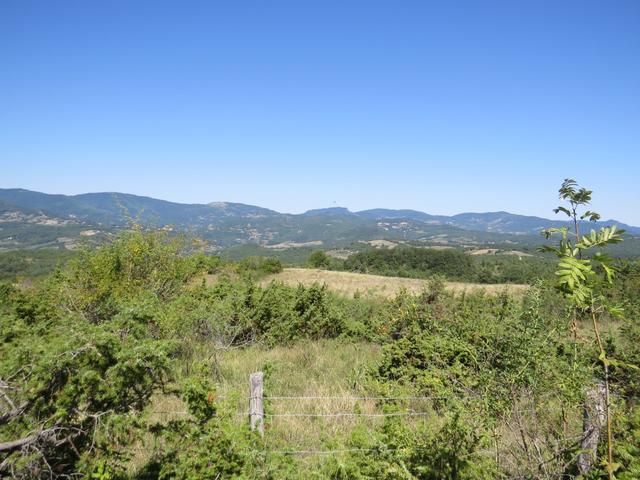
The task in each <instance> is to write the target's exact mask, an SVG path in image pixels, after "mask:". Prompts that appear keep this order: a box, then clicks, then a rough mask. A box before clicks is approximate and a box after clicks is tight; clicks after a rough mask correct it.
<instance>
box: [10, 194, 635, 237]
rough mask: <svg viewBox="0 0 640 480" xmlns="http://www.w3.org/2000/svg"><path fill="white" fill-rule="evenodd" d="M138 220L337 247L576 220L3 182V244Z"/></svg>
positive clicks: (489, 233)
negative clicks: (181, 197) (65, 189)
mask: <svg viewBox="0 0 640 480" xmlns="http://www.w3.org/2000/svg"><path fill="white" fill-rule="evenodd" d="M132 221H135V222H137V223H140V224H142V225H145V226H148V227H157V228H169V229H174V230H179V231H185V232H186V231H189V232H193V233H196V234H197V235H198V236H201V237H203V238H204V239H206V240H208V241H210V242H211V244H212V245H213V247H212V248H215V249H223V248H228V247H229V246H233V245H238V244H244V243H255V244H258V245H264V246H272V245H279V244H281V243H287V242H289V243H294V244H304V243H308V242H316V243H317V242H320V244H322V245H323V246H324V247H326V248H329V247H333V246H344V245H348V244H350V243H353V242H357V241H370V240H376V239H395V240H400V241H413V242H422V243H432V244H438V245H460V246H469V245H490V244H496V243H510V244H523V245H525V244H526V245H536V244H539V243H540V236H539V232H540V230H542V229H543V228H547V227H560V226H566V225H569V224H568V223H567V222H566V221H562V220H550V219H546V218H541V217H534V216H526V215H516V214H512V213H508V212H485V213H460V214H458V215H452V216H445V215H431V214H428V213H425V212H420V211H417V210H408V209H407V210H392V209H383V208H379V209H371V210H363V211H358V212H351V211H350V210H348V209H346V208H344V207H330V208H320V209H313V210H309V211H307V212H305V213H302V214H295V215H294V214H288V213H279V212H277V211H274V210H270V209H267V208H262V207H258V206H253V205H246V204H242V203H231V202H212V203H209V204H182V203H176V202H169V201H165V200H159V199H155V198H151V197H145V196H138V195H132V194H126V193H115V192H102V193H85V194H80V195H57V194H46V193H40V192H34V191H30V190H25V189H0V249H8V248H20V247H23V246H28V247H32V248H36V247H38V246H40V245H49V244H51V243H55V242H56V241H58V242H60V238H63V239H65V241H67V242H71V240H69V238H76V237H77V236H78V235H85V236H87V235H89V233H86V232H87V231H94V230H97V231H100V232H102V233H104V234H107V232H109V231H111V230H114V229H119V228H122V227H124V226H126V225H128V224H130V223H131V222H132ZM612 223H616V224H618V225H619V227H620V228H624V229H625V230H627V231H628V232H629V233H630V234H631V235H640V228H638V227H634V226H630V225H625V224H622V223H620V222H616V221H614V220H607V221H603V222H598V225H600V226H602V225H610V224H612ZM582 228H583V229H590V228H593V224H587V222H582ZM81 232H84V233H81ZM65 245H67V244H65Z"/></svg>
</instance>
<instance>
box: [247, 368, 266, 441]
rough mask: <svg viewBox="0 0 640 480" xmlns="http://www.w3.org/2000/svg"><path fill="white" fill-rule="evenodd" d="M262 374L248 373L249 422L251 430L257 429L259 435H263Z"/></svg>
mask: <svg viewBox="0 0 640 480" xmlns="http://www.w3.org/2000/svg"><path fill="white" fill-rule="evenodd" d="M263 379H264V374H263V373H262V372H256V373H252V374H251V375H249V384H250V394H249V422H250V425H251V430H256V429H257V430H258V433H260V435H264V406H263V404H262V392H263V388H262V380H263Z"/></svg>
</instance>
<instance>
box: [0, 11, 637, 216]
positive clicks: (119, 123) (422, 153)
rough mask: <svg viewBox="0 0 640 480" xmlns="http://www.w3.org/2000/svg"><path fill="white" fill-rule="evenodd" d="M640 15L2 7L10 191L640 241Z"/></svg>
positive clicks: (1, 134)
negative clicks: (599, 218) (578, 198)
mask: <svg viewBox="0 0 640 480" xmlns="http://www.w3.org/2000/svg"><path fill="white" fill-rule="evenodd" d="M639 25H640V2H638V1H636V0H630V1H621V0H612V1H575V2H574V1H557V0H555V1H539V0H536V1H531V2H526V1H518V2H514V1H473V2H462V1H456V2H444V1H442V2H428V1H416V2H410V1H386V2H378V1H372V0H368V1H362V2H358V1H337V2H333V1H328V0H325V1H316V2H313V1H291V2H281V1H276V0H274V1H255V2H253V1H233V2H215V1H203V2H194V1H173V2H165V1H158V0H154V1H148V2H147V1H141V0H140V1H138V0H137V1H135V2H131V1H128V0H127V1H115V0H110V1H103V2H87V1H57V0H56V1H48V2H42V1H38V2H31V1H29V0H4V1H3V2H0V65H2V71H1V73H0V167H1V172H2V173H1V176H0V187H23V188H29V189H33V190H39V191H45V192H50V193H67V194H74V193H83V192H89V191H122V192H128V193H135V194H141V195H149V196H153V197H158V198H163V199H167V200H173V201H179V202H197V203H206V202H210V201H218V200H226V201H238V202H244V203H250V204H257V205H260V206H264V207H269V208H273V209H276V210H279V211H286V212H301V211H304V210H306V209H309V208H318V207H325V206H332V205H340V206H346V207H349V208H350V209H352V210H359V209H364V208H373V207H387V208H414V209H418V210H423V211H426V212H429V213H435V214H452V213H459V212H462V211H494V210H508V211H511V212H514V213H522V214H533V215H542V216H547V217H550V216H553V214H552V212H551V209H552V208H553V207H555V206H556V204H557V199H556V191H557V188H558V186H559V184H560V183H561V181H562V179H563V178H565V177H567V176H570V177H574V178H576V179H577V180H578V181H579V182H581V183H583V184H585V185H586V186H588V187H590V188H592V189H593V190H594V191H595V194H594V207H595V209H596V210H599V211H600V212H601V213H603V215H604V216H605V217H615V218H617V219H619V220H621V221H625V222H628V223H634V224H636V225H640V209H639V208H638V206H640V193H639V192H640V190H639V189H638V179H640V28H639V27H638V26H639Z"/></svg>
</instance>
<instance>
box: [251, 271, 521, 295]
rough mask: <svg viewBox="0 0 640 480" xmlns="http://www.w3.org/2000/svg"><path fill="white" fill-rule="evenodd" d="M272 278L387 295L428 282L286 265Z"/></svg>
mask: <svg viewBox="0 0 640 480" xmlns="http://www.w3.org/2000/svg"><path fill="white" fill-rule="evenodd" d="M272 280H278V281H281V282H284V283H286V284H288V285H297V284H298V283H302V284H303V285H311V284H312V283H321V284H322V283H324V284H326V285H327V287H329V288H330V289H331V290H333V291H335V292H338V293H341V294H344V295H347V296H353V295H354V294H355V293H360V294H364V295H370V296H379V297H384V298H392V297H394V296H395V295H396V294H397V293H398V291H400V289H402V288H405V289H406V290H408V291H409V292H411V293H420V292H421V291H422V290H423V288H424V285H425V280H422V279H416V278H402V277H384V276H382V275H368V274H363V273H352V272H335V271H330V270H319V269H310V268H285V269H284V270H283V271H282V272H281V273H277V274H274V275H269V276H267V277H265V278H263V279H262V280H261V284H262V285H267V284H269V282H271V281H272ZM446 288H447V289H449V290H452V291H455V292H464V291H467V292H472V291H477V290H484V291H485V292H487V293H492V294H495V293H499V292H503V291H505V290H506V291H508V292H510V293H522V292H524V291H525V290H526V289H527V288H528V285H519V284H492V285H482V284H477V283H464V282H446Z"/></svg>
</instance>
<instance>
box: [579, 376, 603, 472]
mask: <svg viewBox="0 0 640 480" xmlns="http://www.w3.org/2000/svg"><path fill="white" fill-rule="evenodd" d="M586 396H587V398H586V401H585V405H584V413H583V420H582V422H583V427H582V440H581V441H580V450H581V451H582V452H581V453H580V454H579V455H578V471H579V472H580V473H581V474H582V475H586V474H588V473H589V472H590V471H591V469H592V468H593V467H594V465H595V464H596V462H597V459H598V443H599V442H600V436H601V433H602V429H603V427H604V426H605V425H606V423H607V401H606V390H605V385H604V382H598V383H597V384H596V385H595V386H594V387H593V388H591V389H589V391H587V395H586Z"/></svg>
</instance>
